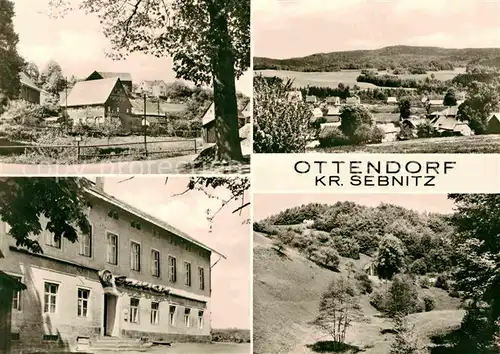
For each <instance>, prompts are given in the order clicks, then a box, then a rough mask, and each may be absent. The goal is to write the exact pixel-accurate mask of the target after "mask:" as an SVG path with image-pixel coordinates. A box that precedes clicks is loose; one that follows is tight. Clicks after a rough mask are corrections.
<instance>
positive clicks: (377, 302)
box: [370, 290, 387, 312]
mask: <svg viewBox="0 0 500 354" xmlns="http://www.w3.org/2000/svg"><path fill="white" fill-rule="evenodd" d="M386 295H387V294H386V292H385V291H383V290H376V291H374V292H373V293H372V294H371V296H370V305H372V306H373V307H374V308H375V309H377V310H378V311H380V312H386V309H387V296H386Z"/></svg>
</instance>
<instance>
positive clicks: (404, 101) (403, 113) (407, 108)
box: [398, 97, 411, 119]
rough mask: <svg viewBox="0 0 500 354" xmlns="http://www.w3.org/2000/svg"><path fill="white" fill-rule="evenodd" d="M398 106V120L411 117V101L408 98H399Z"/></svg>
mask: <svg viewBox="0 0 500 354" xmlns="http://www.w3.org/2000/svg"><path fill="white" fill-rule="evenodd" d="M398 105H399V118H400V119H408V118H410V115H411V101H410V98H409V97H401V99H400V100H399V101H398Z"/></svg>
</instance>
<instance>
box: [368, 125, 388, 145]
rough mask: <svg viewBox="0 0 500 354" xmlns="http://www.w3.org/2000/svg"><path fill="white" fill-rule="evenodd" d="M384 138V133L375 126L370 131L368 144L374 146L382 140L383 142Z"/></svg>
mask: <svg viewBox="0 0 500 354" xmlns="http://www.w3.org/2000/svg"><path fill="white" fill-rule="evenodd" d="M384 137H385V133H384V132H383V131H382V129H380V128H379V127H377V126H375V127H374V128H373V129H372V136H371V139H370V142H371V143H374V144H378V143H381V142H382V140H384Z"/></svg>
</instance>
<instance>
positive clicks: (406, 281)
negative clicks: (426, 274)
mask: <svg viewBox="0 0 500 354" xmlns="http://www.w3.org/2000/svg"><path fill="white" fill-rule="evenodd" d="M386 301H387V303H386V310H385V311H386V313H387V315H389V317H391V318H397V317H398V316H406V315H409V314H410V313H414V312H418V292H417V287H416V286H415V284H414V282H413V279H411V278H410V276H408V275H406V274H403V275H401V274H398V275H396V276H394V278H393V281H392V283H391V286H390V287H389V291H388V293H387V300H386Z"/></svg>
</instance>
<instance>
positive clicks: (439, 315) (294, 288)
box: [254, 232, 463, 354]
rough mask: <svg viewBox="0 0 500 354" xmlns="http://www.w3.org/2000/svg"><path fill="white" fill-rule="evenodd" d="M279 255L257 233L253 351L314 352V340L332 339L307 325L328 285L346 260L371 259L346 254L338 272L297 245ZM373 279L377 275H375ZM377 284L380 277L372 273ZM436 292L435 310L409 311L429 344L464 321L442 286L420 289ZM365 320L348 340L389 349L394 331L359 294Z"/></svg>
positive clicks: (370, 352) (370, 350)
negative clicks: (304, 252)
mask: <svg viewBox="0 0 500 354" xmlns="http://www.w3.org/2000/svg"><path fill="white" fill-rule="evenodd" d="M285 254H286V256H283V255H282V256H280V255H279V254H278V253H277V251H276V250H275V249H274V248H273V247H272V242H271V240H270V239H269V238H268V237H266V236H265V235H264V234H262V233H258V232H254V353H256V354H270V353H276V354H278V353H294V354H295V353H299V354H300V353H304V354H305V353H308V354H311V353H315V352H316V351H315V347H314V345H315V344H316V345H317V343H318V342H320V341H328V340H331V338H329V337H328V335H326V334H324V333H321V332H320V331H319V330H318V329H317V328H316V327H313V326H312V325H310V324H308V322H310V321H311V320H313V319H314V318H315V316H316V315H317V311H318V305H319V300H320V296H321V294H322V293H323V292H324V291H325V290H326V288H327V286H328V284H329V283H330V282H331V281H332V280H333V279H335V278H336V277H339V276H340V275H346V264H347V263H348V262H353V263H354V265H355V269H356V271H362V269H363V267H364V266H365V265H366V264H367V263H369V262H370V261H371V258H370V257H368V256H365V255H361V256H360V259H358V260H353V259H348V258H344V257H341V260H340V267H339V268H340V269H339V270H340V272H333V271H330V270H327V269H324V268H322V267H319V266H318V265H316V264H315V263H313V262H311V261H309V260H308V259H306V258H305V257H304V256H303V255H302V254H300V253H299V252H298V251H297V250H296V249H293V248H290V247H288V248H286V250H285ZM372 278H373V277H372ZM372 281H373V282H374V285H376V284H377V278H373V279H372ZM420 291H421V292H423V293H425V294H432V296H434V298H435V299H436V307H435V309H434V310H433V311H431V312H425V313H416V314H412V315H410V316H409V322H410V323H412V324H415V325H416V326H417V327H418V334H419V336H420V337H421V339H422V340H423V341H424V342H425V343H429V337H430V336H431V335H435V334H442V333H446V332H448V331H450V330H452V329H454V328H457V327H458V325H459V324H460V321H461V318H462V316H463V312H462V310H458V305H459V301H458V300H457V299H454V298H451V297H449V296H448V295H447V293H446V292H445V291H443V290H441V289H437V288H429V289H421V290H420ZM360 303H361V307H362V312H363V314H364V316H365V320H364V321H363V322H359V323H354V324H353V326H352V327H350V328H349V329H348V333H347V337H346V339H347V342H348V343H349V344H350V345H352V346H354V347H358V348H359V350H363V352H364V353H366V354H387V353H388V352H389V350H388V348H389V346H390V343H391V341H392V338H393V335H392V334H384V335H382V334H381V330H383V329H390V328H392V326H391V324H390V323H389V321H388V320H387V319H385V318H383V317H381V316H380V314H379V313H378V311H377V310H375V309H374V308H373V307H372V306H371V305H370V303H369V296H368V295H361V296H360Z"/></svg>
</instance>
